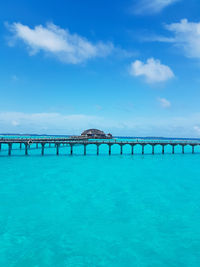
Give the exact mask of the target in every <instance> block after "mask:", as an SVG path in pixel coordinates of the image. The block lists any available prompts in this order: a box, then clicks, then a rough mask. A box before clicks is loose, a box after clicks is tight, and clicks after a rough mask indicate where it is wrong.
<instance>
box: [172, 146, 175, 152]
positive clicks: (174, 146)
mask: <svg viewBox="0 0 200 267" xmlns="http://www.w3.org/2000/svg"><path fill="white" fill-rule="evenodd" d="M174 147H175V146H173V145H172V154H174Z"/></svg>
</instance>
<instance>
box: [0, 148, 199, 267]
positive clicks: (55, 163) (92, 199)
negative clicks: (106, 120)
mask: <svg viewBox="0 0 200 267" xmlns="http://www.w3.org/2000/svg"><path fill="white" fill-rule="evenodd" d="M6 149H7V148H6V147H3V150H2V151H1V153H0V163H1V168H0V266H2V267H4V266H5V267H11V266H12V267H15V266H16V267H36V266H37V267H43V266H52V267H55V266H56V267H57V266H58V267H60V266H61V267H62V266H63V267H64V266H65V267H66V266H67V267H68V266H69V267H71V266H73V267H80V266H81V267H82V266H84V267H88V266H89V267H96V266H97V267H100V266H114V267H115V266H116V267H121V266H122V267H123V266H125V267H129V266H131V267H132V266H195V267H196V266H198V267H199V266H200V154H199V148H196V152H197V154H194V155H192V154H190V152H191V149H190V147H187V148H186V154H185V155H182V154H181V153H180V152H181V147H177V148H176V154H175V155H171V154H170V152H171V150H170V149H171V148H170V146H169V147H166V152H167V153H166V154H165V155H161V154H160V152H161V148H160V147H159V146H158V147H157V148H156V155H154V156H153V155H151V154H150V151H151V148H150V147H146V148H145V153H146V155H144V156H142V155H140V153H141V150H140V147H139V146H138V147H137V148H136V153H137V154H136V155H134V156H131V155H128V154H130V147H129V146H127V147H125V148H124V152H125V155H123V156H120V155H119V151H120V148H119V147H118V146H116V147H113V148H112V152H113V154H114V155H112V156H108V155H107V154H108V148H107V147H106V146H102V147H101V148H100V154H101V155H100V156H99V157H98V156H96V155H95V153H96V148H95V146H90V147H88V154H89V155H88V156H86V157H84V156H81V155H74V156H69V148H68V147H64V148H62V149H61V155H60V156H59V157H58V156H55V148H46V150H45V154H46V156H44V157H41V156H40V153H41V151H40V149H37V150H36V149H34V148H33V149H31V150H30V151H29V154H30V156H28V157H25V156H23V154H24V151H23V150H22V151H20V150H18V147H16V150H14V151H13V156H12V157H7V156H5V155H6V154H7V150H6ZM82 152H83V148H82V147H76V149H75V154H80V153H82Z"/></svg>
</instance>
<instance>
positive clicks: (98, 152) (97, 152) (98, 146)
mask: <svg viewBox="0 0 200 267" xmlns="http://www.w3.org/2000/svg"><path fill="white" fill-rule="evenodd" d="M98 155H99V145H98V144H97V156H98Z"/></svg>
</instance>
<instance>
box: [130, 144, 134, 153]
mask: <svg viewBox="0 0 200 267" xmlns="http://www.w3.org/2000/svg"><path fill="white" fill-rule="evenodd" d="M133 154H134V145H132V146H131V155H133Z"/></svg>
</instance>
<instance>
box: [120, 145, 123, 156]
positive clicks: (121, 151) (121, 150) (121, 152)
mask: <svg viewBox="0 0 200 267" xmlns="http://www.w3.org/2000/svg"><path fill="white" fill-rule="evenodd" d="M120 147H121V148H120V155H122V154H123V145H120Z"/></svg>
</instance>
